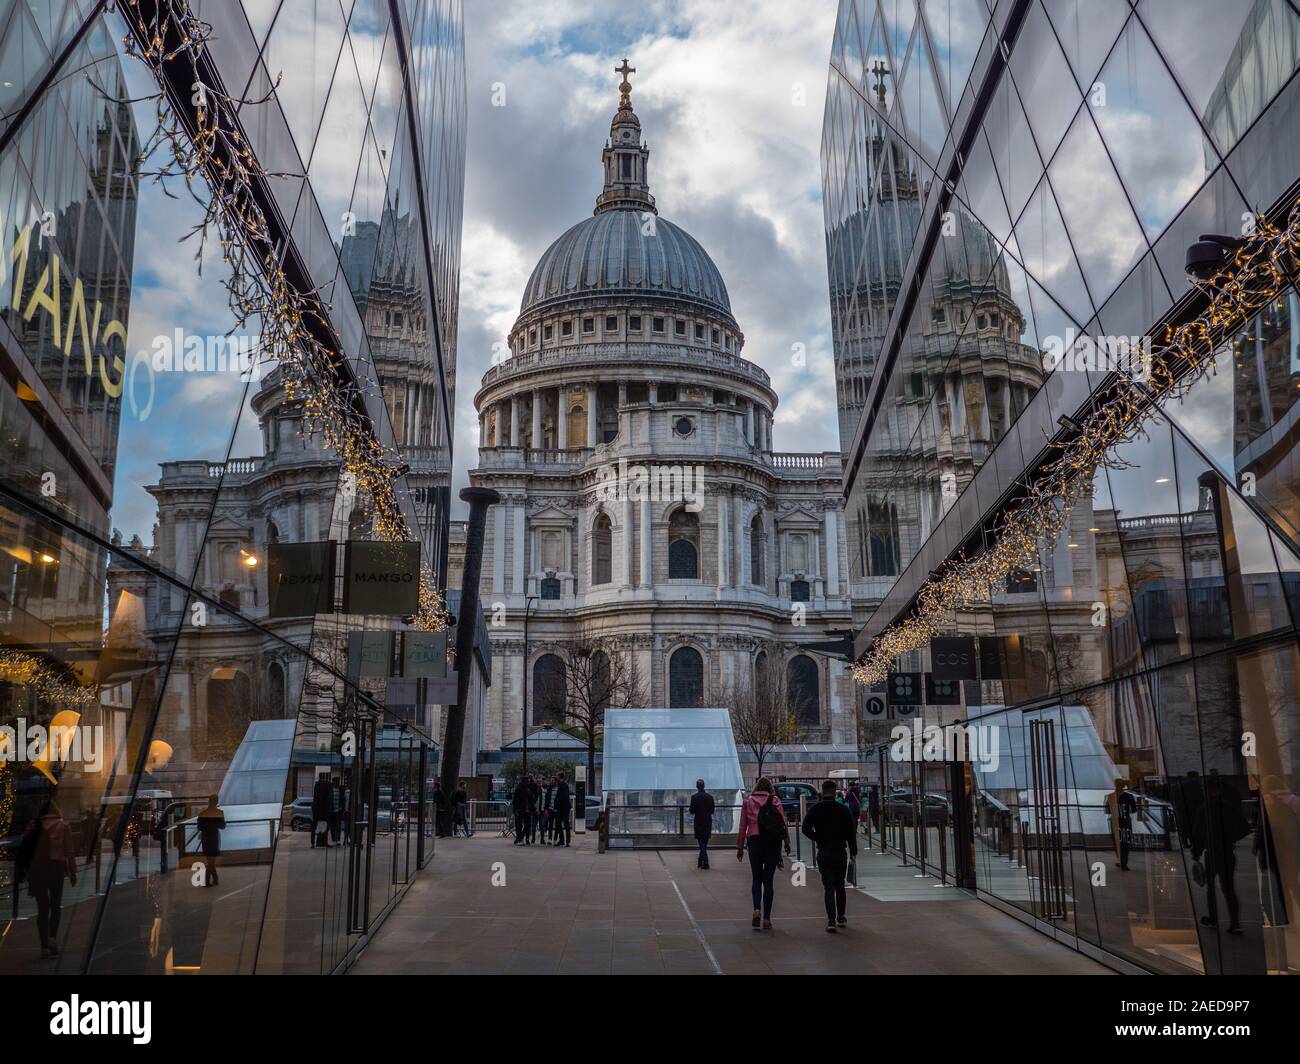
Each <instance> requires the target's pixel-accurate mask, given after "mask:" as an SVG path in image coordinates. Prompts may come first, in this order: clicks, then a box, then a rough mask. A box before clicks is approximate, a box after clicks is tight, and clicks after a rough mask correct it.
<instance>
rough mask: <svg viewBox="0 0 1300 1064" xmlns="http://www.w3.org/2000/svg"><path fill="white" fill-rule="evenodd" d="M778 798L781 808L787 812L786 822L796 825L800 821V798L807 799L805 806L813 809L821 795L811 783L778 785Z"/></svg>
mask: <svg viewBox="0 0 1300 1064" xmlns="http://www.w3.org/2000/svg"><path fill="white" fill-rule="evenodd" d="M775 786H776V796H777V797H778V798H780V799H781V808H782V809H783V810H785V818H786V820H788V821H790V822H791V823H794V822H795V821H797V820H798V819H799V796H800V795H802V796H803V797H804V799H805V801H804V805H805V806H807V807H809V808H811V807H812V806H813V805H815V804H816V803H817V802H818V801H819V800H820V799H821V795H820V794H819V793H818V791H817V788H816V787H814V786H813V785H812V784H811V783H778V784H775Z"/></svg>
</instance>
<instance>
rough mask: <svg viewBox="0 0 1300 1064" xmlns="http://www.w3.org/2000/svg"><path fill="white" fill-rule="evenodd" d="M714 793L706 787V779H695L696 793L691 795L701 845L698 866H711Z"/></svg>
mask: <svg viewBox="0 0 1300 1064" xmlns="http://www.w3.org/2000/svg"><path fill="white" fill-rule="evenodd" d="M714 808H715V803H714V801H713V795H711V794H710V793H709V792H708V791H706V790H705V789H704V781H703V780H696V781H695V793H694V794H692V795H691V810H690V812H691V816H693V817H694V818H695V842H696V844H697V845H698V846H699V847H700V856H699V857H698V858H697V859H696V861H695V867H696V868H708V867H709V836H710V835H712V834H713V810H714Z"/></svg>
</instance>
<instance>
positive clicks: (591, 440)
mask: <svg viewBox="0 0 1300 1064" xmlns="http://www.w3.org/2000/svg"><path fill="white" fill-rule="evenodd" d="M599 424H600V422H599V420H598V419H597V417H596V386H595V385H594V384H589V385H587V446H588V447H595V446H596V442H597V441H596V430H597V426H598V425H599Z"/></svg>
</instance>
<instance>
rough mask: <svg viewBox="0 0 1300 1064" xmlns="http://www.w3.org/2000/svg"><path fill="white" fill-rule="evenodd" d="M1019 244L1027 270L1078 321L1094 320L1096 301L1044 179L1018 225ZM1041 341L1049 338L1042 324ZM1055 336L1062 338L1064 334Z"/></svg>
mask: <svg viewBox="0 0 1300 1064" xmlns="http://www.w3.org/2000/svg"><path fill="white" fill-rule="evenodd" d="M1015 236H1016V242H1017V243H1018V244H1019V246H1020V253H1021V256H1022V259H1021V261H1022V262H1023V263H1024V266H1025V269H1026V270H1027V271H1028V272H1029V273H1030V274H1031V275H1032V276H1033V277H1034V279H1035V280H1037V281H1038V282H1039V283H1040V284H1041V285H1042V286H1043V288H1045V289H1046V290H1047V291H1048V292H1049V293H1050V294H1051V295H1052V296H1053V298H1054V299H1055V300H1056V301H1058V302H1059V303H1060V304H1061V306H1063V307H1064V308H1065V309H1066V310H1067V311H1069V313H1070V314H1071V315H1072V316H1073V317H1074V319H1075V320H1076V321H1087V320H1088V319H1090V318H1091V317H1092V314H1093V311H1092V302H1091V300H1090V299H1089V297H1088V290H1087V288H1086V287H1085V285H1084V281H1083V275H1082V273H1080V271H1079V264H1078V263H1077V262H1076V261H1075V258H1074V250H1073V249H1072V248H1071V246H1070V238H1069V236H1068V235H1067V233H1066V229H1065V223H1064V222H1063V221H1062V220H1061V212H1060V211H1059V210H1058V209H1057V206H1056V198H1055V196H1053V195H1052V189H1051V186H1050V185H1049V184H1048V182H1047V179H1046V178H1044V179H1043V181H1042V183H1041V184H1040V185H1039V186H1038V191H1037V192H1035V193H1034V197H1033V199H1032V200H1030V202H1029V206H1028V207H1027V208H1026V209H1025V213H1024V214H1023V215H1022V216H1021V218H1020V221H1019V222H1017V223H1016V233H1015ZM1039 326H1040V328H1039V336H1040V338H1041V337H1042V336H1043V335H1045V331H1044V330H1043V329H1042V327H1041V326H1042V323H1041V322H1040V323H1039ZM1055 335H1057V336H1062V335H1064V331H1063V330H1062V331H1057V332H1055Z"/></svg>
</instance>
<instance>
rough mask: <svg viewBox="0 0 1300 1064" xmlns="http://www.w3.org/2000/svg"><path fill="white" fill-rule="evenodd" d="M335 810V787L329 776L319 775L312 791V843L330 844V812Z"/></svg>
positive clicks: (314, 844)
mask: <svg viewBox="0 0 1300 1064" xmlns="http://www.w3.org/2000/svg"><path fill="white" fill-rule="evenodd" d="M333 811H334V788H333V787H331V786H330V778H329V777H328V776H317V777H316V786H315V787H313V788H312V792H311V844H312V846H326V847H328V846H329V844H330V839H329V824H330V814H331V813H333Z"/></svg>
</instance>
